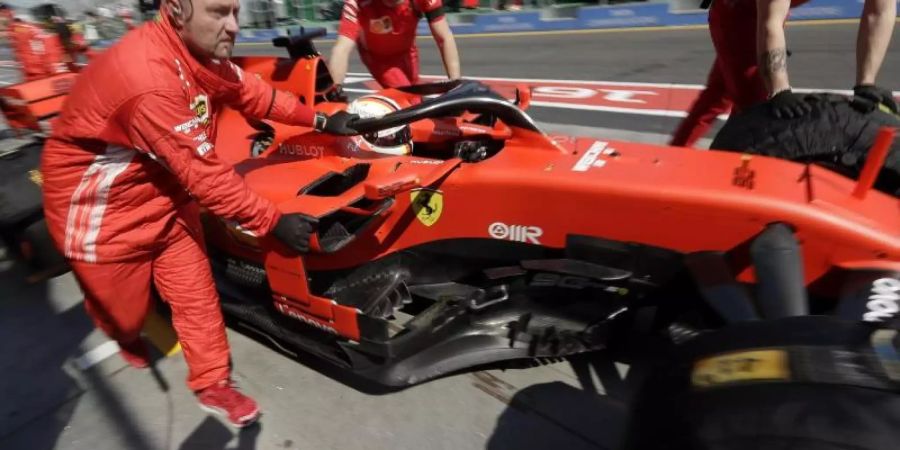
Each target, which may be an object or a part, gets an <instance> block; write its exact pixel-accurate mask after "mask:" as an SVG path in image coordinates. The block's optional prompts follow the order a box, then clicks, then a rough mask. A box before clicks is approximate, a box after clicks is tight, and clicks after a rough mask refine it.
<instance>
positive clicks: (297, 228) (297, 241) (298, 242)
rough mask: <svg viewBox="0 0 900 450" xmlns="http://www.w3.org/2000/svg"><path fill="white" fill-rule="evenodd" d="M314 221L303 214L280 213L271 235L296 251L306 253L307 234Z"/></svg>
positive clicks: (311, 230)
mask: <svg viewBox="0 0 900 450" xmlns="http://www.w3.org/2000/svg"><path fill="white" fill-rule="evenodd" d="M316 223H317V221H316V219H313V218H312V217H308V216H304V215H303V214H296V213H291V214H282V215H281V218H280V219H278V223H277V224H275V229H274V230H272V235H273V236H275V238H276V239H278V240H279V241H281V242H282V243H283V244H284V245H286V246H288V247H289V248H291V249H293V250H295V251H297V252H298V253H306V252H308V251H309V235H310V234H312V232H313V228H314V227H315V225H316Z"/></svg>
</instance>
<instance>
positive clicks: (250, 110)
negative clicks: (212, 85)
mask: <svg viewBox="0 0 900 450" xmlns="http://www.w3.org/2000/svg"><path fill="white" fill-rule="evenodd" d="M227 64H228V65H229V66H230V67H231V68H232V69H233V70H234V71H235V72H236V73H237V76H238V78H239V79H240V80H241V88H240V92H236V93H234V94H236V95H232V96H230V97H228V98H227V99H226V102H227V103H228V105H229V106H231V107H232V108H234V109H236V110H238V111H240V113H241V114H243V115H244V116H246V117H252V118H254V119H271V120H274V121H276V122H280V123H285V124H288V125H300V126H306V127H311V126H313V123H314V120H315V111H313V109H312V108H310V107H309V106H306V105H304V104H303V103H301V102H300V99H299V98H297V96H296V95H294V94H291V93H289V92H285V91H280V90H278V89H275V88H274V87H272V85H270V84H268V83H266V82H265V81H263V80H261V79H260V78H259V77H258V76H256V75H255V74H251V73H245V72H244V71H243V70H241V68H240V67H238V66H237V65H235V64H234V63H231V62H228V63H227Z"/></svg>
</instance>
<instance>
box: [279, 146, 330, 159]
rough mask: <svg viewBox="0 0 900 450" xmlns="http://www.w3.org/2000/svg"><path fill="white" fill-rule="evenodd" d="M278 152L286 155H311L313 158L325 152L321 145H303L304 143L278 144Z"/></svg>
mask: <svg viewBox="0 0 900 450" xmlns="http://www.w3.org/2000/svg"><path fill="white" fill-rule="evenodd" d="M278 153H279V154H282V155H288V156H312V157H315V158H318V157H321V156H322V155H324V154H325V147H324V146H322V145H304V144H285V143H281V144H278Z"/></svg>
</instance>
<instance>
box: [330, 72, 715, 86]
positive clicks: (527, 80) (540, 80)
mask: <svg viewBox="0 0 900 450" xmlns="http://www.w3.org/2000/svg"><path fill="white" fill-rule="evenodd" d="M347 75H353V76H356V77H363V76H366V75H368V74H365V73H348V74H347ZM369 77H371V75H369ZM421 77H422V78H443V77H441V76H437V75H421ZM466 78H473V79H477V80H487V81H506V82H509V83H516V82H522V83H577V84H586V85H589V86H640V87H655V88H673V87H674V88H685V89H703V85H702V84H675V83H640V82H630V81H592V80H551V79H543V78H498V77H480V76H478V75H467V76H466Z"/></svg>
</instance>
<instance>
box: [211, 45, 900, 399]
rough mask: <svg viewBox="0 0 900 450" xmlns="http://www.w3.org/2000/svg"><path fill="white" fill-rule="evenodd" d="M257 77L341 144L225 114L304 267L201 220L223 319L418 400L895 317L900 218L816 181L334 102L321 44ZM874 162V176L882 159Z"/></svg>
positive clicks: (755, 160) (446, 93)
mask: <svg viewBox="0 0 900 450" xmlns="http://www.w3.org/2000/svg"><path fill="white" fill-rule="evenodd" d="M276 45H279V46H284V47H287V48H288V50H289V53H290V54H291V58H278V59H276V58H237V59H236V62H237V63H238V64H240V65H241V66H242V67H243V68H244V70H245V71H247V72H250V73H255V74H258V75H259V76H261V77H263V78H264V79H267V80H268V81H270V82H272V84H273V85H275V86H277V87H278V88H281V89H287V90H291V91H293V92H295V93H296V94H297V95H299V96H301V98H303V99H304V100H305V101H307V102H311V103H315V104H316V107H317V108H319V109H321V110H323V111H328V112H332V111H334V110H337V109H342V108H347V109H350V110H353V111H355V112H358V113H360V114H361V115H362V116H363V117H364V118H363V119H361V120H359V121H358V122H357V123H356V124H355V125H354V126H355V127H356V129H358V130H360V131H361V132H363V135H362V136H355V137H335V136H330V135H325V134H320V133H316V132H314V131H311V130H309V129H304V128H297V127H289V126H283V125H280V124H267V123H249V122H248V121H246V120H245V119H244V118H243V117H241V116H240V115H239V114H237V113H235V112H233V111H229V112H228V113H226V114H223V115H222V117H221V119H220V120H221V121H222V123H220V124H219V129H220V130H221V132H220V134H219V138H218V142H217V143H216V148H217V152H219V153H220V154H221V155H223V156H224V157H225V158H227V159H230V160H231V161H232V162H234V164H235V168H236V170H237V171H238V172H239V173H240V174H242V176H243V177H244V179H245V180H246V182H247V183H248V185H249V186H250V187H251V188H252V189H254V190H256V191H257V192H259V193H261V194H262V195H264V196H266V197H268V198H270V199H272V200H274V201H275V202H277V203H278V204H279V205H280V208H281V209H282V210H283V211H285V212H299V213H303V214H306V215H308V216H311V217H314V218H315V219H316V220H317V221H318V225H317V232H316V234H315V236H314V238H313V242H312V247H313V250H312V251H311V253H310V254H308V255H306V256H304V257H300V256H297V255H294V254H291V253H290V252H288V251H287V250H285V249H284V248H282V247H279V246H278V245H277V244H276V243H274V242H272V241H270V240H268V239H265V238H259V237H256V236H253V235H252V234H249V233H246V232H245V231H243V230H241V229H240V228H239V227H237V226H235V225H234V224H232V223H229V222H228V221H224V220H221V219H219V218H216V217H212V216H207V217H205V221H204V222H205V227H206V236H207V240H208V244H209V252H210V256H211V259H212V263H213V267H214V270H215V273H216V278H217V283H218V286H219V289H220V292H221V294H222V299H223V307H224V309H225V311H226V312H227V313H229V314H230V315H232V316H233V317H236V318H238V320H240V321H241V322H242V323H244V324H245V325H248V326H251V327H253V328H254V329H256V330H257V331H259V332H261V333H264V334H266V335H267V336H269V337H271V338H274V339H277V340H278V341H279V342H281V343H287V344H290V345H293V346H296V347H300V348H303V349H304V350H306V351H309V352H312V353H315V354H316V355H318V356H321V357H323V358H325V359H327V360H329V361H331V362H333V363H335V364H337V365H339V366H341V367H344V368H346V369H348V370H351V371H353V372H355V373H358V374H360V375H362V376H363V377H366V378H369V379H372V380H375V381H377V382H379V383H383V384H386V385H391V386H405V385H410V384H414V383H418V382H422V381H424V380H428V379H431V378H434V377H437V376H440V375H443V374H447V373H451V372H454V371H458V370H461V369H465V368H469V367H472V366H476V365H481V364H485V363H493V362H496V361H503V360H517V359H529V358H543V357H559V356H565V355H571V354H575V353H579V352H586V351H591V350H595V349H600V348H604V347H606V346H608V345H610V343H614V342H616V341H617V337H620V336H623V333H625V332H627V331H628V330H633V329H634V321H635V320H636V319H635V318H636V317H637V316H638V315H639V314H637V311H638V310H640V309H642V308H644V307H651V308H656V310H657V311H661V313H660V314H659V315H658V317H657V320H656V321H655V322H653V325H652V327H651V328H652V329H653V330H667V329H668V330H676V331H677V330H679V329H683V328H684V324H685V323H688V322H683V321H685V320H687V319H686V318H687V317H695V318H696V317H700V318H701V319H692V320H693V322H690V323H691V324H692V326H716V325H717V324H722V323H728V322H736V321H742V320H753V319H757V318H779V317H786V316H796V315H808V314H838V315H843V316H848V317H854V318H858V319H863V320H870V321H878V320H884V319H887V318H889V317H891V316H892V315H893V314H894V313H896V312H897V310H898V301H900V208H898V200H897V198H896V197H894V196H892V195H889V194H887V193H885V192H881V191H878V190H875V189H872V188H871V186H872V182H873V178H874V176H875V175H877V172H878V169H879V168H880V164H881V162H880V161H883V156H884V154H885V153H886V152H887V150H888V146H889V145H890V136H888V135H887V134H886V135H884V136H883V139H882V140H881V142H880V143H879V145H877V146H876V149H874V150H873V151H872V153H871V155H870V157H869V158H868V161H867V164H866V167H865V168H864V170H863V175H862V176H860V177H859V181H857V180H854V179H851V178H848V177H845V176H842V175H839V174H837V173H835V172H833V171H831V170H828V169H826V168H823V167H819V166H817V165H809V164H799V163H795V162H790V161H784V160H781V159H775V158H771V157H764V156H750V155H747V154H742V153H736V152H724V151H696V150H690V149H684V148H671V147H663V146H654V145H647V144H637V143H629V142H618V141H609V140H597V139H588V138H572V137H565V136H555V137H554V136H548V135H546V134H544V133H542V132H541V130H540V129H539V128H538V126H536V124H535V123H534V122H533V121H532V120H531V119H530V118H529V116H528V115H527V114H526V113H525V112H524V111H523V109H525V108H526V107H527V103H528V95H527V92H526V91H521V92H520V93H519V95H518V99H517V100H515V101H512V100H509V99H507V98H505V97H504V96H501V95H499V94H498V93H497V92H494V91H492V90H491V89H489V88H488V87H487V86H485V85H483V84H481V83H478V82H475V81H460V82H448V83H438V84H429V85H418V86H412V87H409V88H403V89H386V90H382V91H379V92H377V93H376V94H374V95H367V96H363V97H361V98H359V99H356V100H354V101H353V102H350V103H349V105H348V104H345V103H341V102H331V101H328V100H327V99H328V96H329V92H330V91H329V89H330V87H331V79H330V76H329V74H328V72H327V69H326V68H325V66H324V64H323V63H322V61H320V59H319V55H318V53H316V51H315V49H314V48H313V46H312V43H311V41H310V36H309V35H308V34H306V35H304V34H301V35H299V36H293V37H290V38H280V39H279V40H278V42H276ZM879 155H881V159H879Z"/></svg>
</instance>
